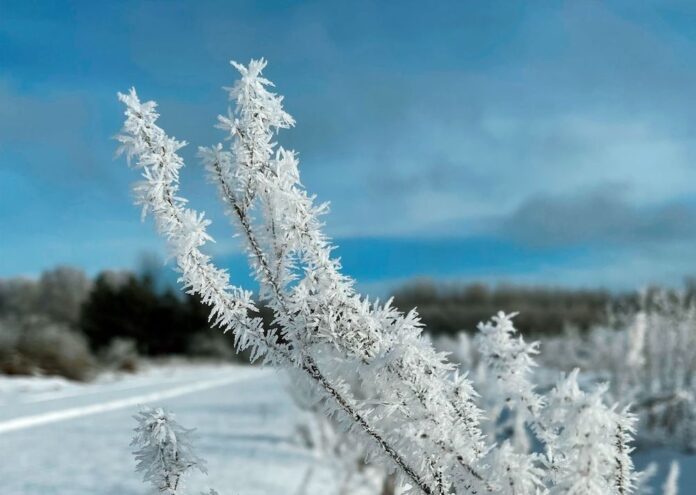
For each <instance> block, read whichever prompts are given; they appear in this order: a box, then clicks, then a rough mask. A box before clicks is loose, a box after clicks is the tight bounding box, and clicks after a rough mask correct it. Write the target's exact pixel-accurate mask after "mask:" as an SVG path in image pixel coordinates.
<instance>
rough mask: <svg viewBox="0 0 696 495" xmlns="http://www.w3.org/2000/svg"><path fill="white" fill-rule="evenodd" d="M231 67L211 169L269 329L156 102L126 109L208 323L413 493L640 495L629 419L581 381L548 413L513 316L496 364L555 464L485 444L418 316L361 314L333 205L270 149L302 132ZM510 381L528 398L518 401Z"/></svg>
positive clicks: (174, 246) (495, 341) (379, 309)
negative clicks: (307, 389)
mask: <svg viewBox="0 0 696 495" xmlns="http://www.w3.org/2000/svg"><path fill="white" fill-rule="evenodd" d="M233 65H234V66H235V67H236V68H237V69H238V70H239V72H240V73H241V76H242V77H241V80H239V81H238V82H237V83H235V84H234V85H233V86H232V87H231V88H229V94H230V98H231V99H232V100H234V101H235V103H236V108H235V109H234V110H230V111H229V113H228V115H227V116H225V117H220V118H219V127H220V128H222V129H223V130H225V131H226V132H227V133H228V138H229V140H230V141H231V147H230V148H229V149H228V148H225V147H223V146H222V145H221V144H217V145H215V146H213V147H210V148H201V149H200V151H199V154H200V156H201V159H202V161H203V163H204V165H205V168H206V170H207V172H208V175H209V177H210V179H211V181H212V182H213V183H215V184H216V185H217V188H218V191H219V193H220V195H221V197H222V200H223V202H224V204H225V206H226V210H227V213H228V215H229V217H230V219H231V220H232V222H233V224H234V226H235V227H236V230H237V232H238V233H239V234H240V236H241V238H242V239H243V241H244V243H245V247H246V250H247V253H248V255H249V261H250V263H251V266H252V267H253V273H254V275H255V276H256V279H257V281H258V282H259V286H260V294H259V296H260V298H261V299H262V300H263V301H264V302H265V303H267V304H268V306H269V307H270V308H271V309H272V310H273V312H274V316H275V321H274V325H273V327H264V325H263V322H262V320H261V319H260V318H259V317H258V316H257V315H258V313H257V308H256V307H255V305H254V303H253V299H252V295H251V293H250V292H249V291H246V290H244V289H242V288H241V287H237V286H234V285H233V284H232V283H231V282H230V280H229V276H228V273H227V272H226V271H225V270H222V269H219V268H217V267H216V266H215V265H214V264H213V262H212V260H211V258H210V257H209V256H208V255H206V254H205V253H204V252H203V251H202V248H203V246H204V245H205V244H206V243H207V242H208V241H210V240H211V238H210V236H209V235H208V233H207V232H206V229H207V227H208V225H209V223H210V222H209V221H208V220H207V219H206V218H205V217H204V216H203V215H202V214H201V213H198V212H196V211H195V210H193V209H190V208H189V207H188V206H187V202H186V200H185V199H183V198H181V197H179V193H178V187H179V170H180V169H181V167H182V166H183V160H182V158H181V157H180V156H179V155H178V154H177V151H178V150H179V149H180V148H181V147H182V146H184V145H185V143H184V142H181V141H178V140H176V139H174V138H171V137H169V136H167V135H166V134H165V132H164V131H163V130H162V129H161V128H160V127H158V126H157V123H156V122H157V118H158V114H157V113H156V111H155V103H154V102H145V103H142V102H141V101H140V100H139V99H138V97H137V95H136V92H135V90H131V91H130V93H128V94H121V95H120V96H119V97H120V99H121V101H122V102H123V103H124V104H125V105H126V122H125V125H124V128H123V131H122V134H121V135H120V136H119V138H118V139H119V141H120V142H121V144H122V148H121V149H122V151H123V152H125V153H126V155H127V156H128V158H129V161H131V162H132V161H133V160H134V161H135V166H137V167H138V168H140V169H141V170H142V175H143V179H144V180H143V181H142V182H140V183H139V184H138V185H136V187H135V192H136V196H137V201H138V203H139V204H141V205H142V206H143V213H144V214H146V213H152V214H153V216H154V218H155V221H156V224H157V228H158V230H159V232H160V233H161V234H162V235H163V236H164V237H165V238H166V239H167V241H168V244H169V247H170V248H171V251H172V256H173V258H174V259H176V262H177V266H178V270H179V271H180V272H181V277H180V280H181V282H182V284H183V285H184V287H186V289H187V290H188V291H189V292H195V293H198V294H199V295H200V296H201V298H202V300H203V301H204V302H205V303H207V304H209V305H210V306H211V307H212V311H211V322H212V323H213V324H214V325H218V326H220V327H222V328H223V329H224V330H225V331H227V330H231V331H232V332H233V335H234V340H235V343H236V345H237V347H238V348H239V349H250V350H251V357H252V359H261V360H262V361H263V362H265V363H266V364H269V365H274V366H280V367H285V368H292V369H295V370H297V371H298V372H299V373H301V374H302V375H303V376H304V378H305V379H306V380H309V381H310V382H311V383H312V384H313V386H314V388H315V393H316V394H317V395H318V397H319V399H320V401H319V402H318V404H320V406H321V408H322V410H323V412H324V414H326V415H328V416H332V417H334V418H335V419H336V421H337V422H338V424H339V425H341V427H342V428H345V429H346V430H347V431H349V432H351V433H352V434H354V436H355V438H356V439H358V440H359V441H361V442H362V445H363V447H364V449H365V452H366V455H367V457H368V459H370V460H375V461H380V462H384V463H385V465H386V467H387V469H389V470H395V472H396V473H397V475H398V478H399V480H400V482H401V483H402V484H404V485H406V486H407V487H410V488H411V489H413V490H414V491H417V492H423V493H426V494H427V495H444V494H446V493H452V492H453V493H457V494H465V493H469V494H474V493H479V494H480V493H500V494H516V495H519V494H520V493H578V494H579V493H582V494H590V495H591V494H593V493H597V494H601V495H611V494H627V493H631V492H632V489H633V488H632V487H633V485H634V479H635V478H634V476H635V473H634V472H633V470H632V465H631V463H630V457H629V452H630V447H629V446H628V445H627V444H628V442H629V440H630V433H631V431H632V421H633V418H632V417H631V416H629V415H625V414H622V413H620V412H617V411H616V410H615V409H612V408H610V407H607V406H606V405H605V404H604V402H602V400H601V397H602V390H598V391H595V392H590V393H586V392H582V391H581V390H580V389H579V388H578V387H577V384H576V383H575V378H576V377H575V375H574V374H571V375H569V376H568V377H567V378H566V379H564V380H563V381H561V382H560V383H559V384H558V385H557V387H556V389H555V390H554V392H553V393H551V395H550V396H549V397H548V398H547V399H544V398H543V397H539V396H537V395H536V392H535V391H534V387H533V386H531V385H529V384H528V383H527V376H526V375H527V367H528V366H531V350H532V349H531V348H530V347H528V346H522V347H516V345H517V344H515V343H514V342H512V341H513V336H512V331H511V330H510V328H509V327H510V326H511V325H510V324H509V318H508V317H507V316H505V315H499V316H498V317H497V319H496V320H495V321H494V323H493V324H491V325H492V327H493V329H492V330H491V331H490V332H483V333H484V334H486V333H489V334H491V335H488V337H487V338H488V347H487V350H488V357H487V362H488V364H489V366H490V367H491V369H492V370H495V373H497V375H496V376H499V377H500V378H499V380H500V382H501V383H500V385H501V387H502V390H503V391H504V393H505V394H506V400H507V398H508V397H507V395H509V399H510V400H509V401H508V402H507V403H508V405H509V407H510V409H511V410H512V411H514V413H515V415H516V416H518V417H519V418H521V419H519V421H521V422H524V423H525V425H526V427H528V428H530V429H531V430H533V431H534V433H535V434H536V436H537V437H538V438H539V440H540V441H541V442H543V444H544V450H543V452H532V453H528V452H523V451H520V450H519V449H518V446H517V445H514V444H511V443H502V444H500V445H495V444H494V443H493V439H488V438H486V437H485V436H484V434H483V432H482V430H481V427H480V421H481V417H482V411H481V410H480V408H479V407H478V405H477V394H476V392H475V391H474V388H473V386H472V383H471V381H470V379H469V378H468V377H467V376H461V375H459V374H458V373H456V372H455V366H454V365H452V364H451V363H449V362H447V361H446V359H445V356H444V355H443V354H441V353H438V352H436V351H435V350H434V349H433V347H432V346H431V345H430V343H429V342H428V341H427V340H425V339H424V338H423V337H422V336H421V326H422V325H421V323H420V320H419V318H418V315H417V313H416V312H415V311H411V312H409V313H407V314H403V313H400V312H399V311H397V310H396V309H394V308H393V307H392V305H391V302H390V301H387V303H385V304H380V303H379V302H378V301H368V300H366V299H364V298H362V297H361V296H360V295H359V294H357V293H356V292H355V290H354V284H353V281H352V280H351V279H350V278H348V277H346V276H345V275H343V274H342V273H341V272H340V268H341V267H340V263H339V261H338V260H337V259H335V258H332V256H331V251H332V246H331V244H330V242H329V241H328V239H327V238H326V237H325V235H324V234H323V233H322V231H321V226H322V222H321V220H320V216H321V215H322V214H323V213H325V212H326V211H327V207H326V205H323V204H319V205H317V204H316V203H315V201H314V197H313V196H310V195H309V194H308V193H307V192H306V191H305V190H304V188H303V187H302V185H301V183H300V178H299V172H298V160H297V155H296V154H295V153H294V152H292V151H289V150H285V149H284V148H282V147H278V146H277V145H276V143H275V142H274V136H275V133H276V132H277V131H278V130H279V129H282V128H287V127H290V126H292V125H294V121H293V119H292V117H290V115H288V114H287V113H286V112H285V111H284V110H283V108H282V98H281V97H279V96H277V95H275V94H274V93H272V92H270V91H269V89H268V88H269V86H271V83H270V82H269V81H268V80H266V79H265V78H263V77H262V76H261V71H262V70H263V69H264V68H265V66H266V63H265V61H263V60H252V61H251V63H250V64H249V66H243V65H240V64H236V63H233ZM522 354H524V355H525V356H526V357H525V356H522ZM506 377H507V378H506ZM510 377H514V378H515V381H514V383H515V384H516V387H518V388H519V387H522V386H524V388H523V389H518V388H515V389H514V390H512V391H511V390H507V389H506V388H505V387H506V385H505V383H504V382H505V380H507V379H509V378H510ZM512 392H514V393H512ZM589 440H591V441H592V442H593V446H594V447H595V449H590V448H589V443H588V441H589ZM578 463H582V464H578Z"/></svg>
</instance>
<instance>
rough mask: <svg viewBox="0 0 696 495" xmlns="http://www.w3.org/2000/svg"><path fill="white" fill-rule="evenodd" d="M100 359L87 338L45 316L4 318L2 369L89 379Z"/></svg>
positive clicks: (0, 325)
mask: <svg viewBox="0 0 696 495" xmlns="http://www.w3.org/2000/svg"><path fill="white" fill-rule="evenodd" d="M95 366H96V361H95V359H94V356H93V355H92V353H91V351H90V349H89V345H88V344H87V341H86V339H85V338H84V336H83V335H81V334H80V333H78V332H76V331H74V330H72V329H71V328H69V327H67V326H66V325H63V324H60V323H54V322H52V321H49V320H46V319H45V318H41V317H33V318H22V319H18V318H5V319H2V320H0V372H1V373H6V374H14V375H60V376H64V377H66V378H70V379H72V380H87V379H89V378H90V377H91V376H92V374H93V372H94V371H95Z"/></svg>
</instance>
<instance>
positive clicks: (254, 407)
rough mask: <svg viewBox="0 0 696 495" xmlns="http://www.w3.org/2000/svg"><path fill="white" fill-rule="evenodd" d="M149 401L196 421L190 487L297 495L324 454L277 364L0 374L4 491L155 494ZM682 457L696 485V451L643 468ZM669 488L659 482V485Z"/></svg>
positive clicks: (687, 479) (322, 484)
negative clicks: (304, 441)
mask: <svg viewBox="0 0 696 495" xmlns="http://www.w3.org/2000/svg"><path fill="white" fill-rule="evenodd" d="M139 405H157V406H163V407H165V408H167V409H169V410H171V411H173V412H174V413H175V414H176V417H177V420H178V421H179V422H180V423H181V424H182V425H184V426H186V427H190V428H194V427H195V428H196V434H195V439H196V446H197V448H198V452H199V454H200V455H201V456H202V457H203V458H205V459H206V460H207V467H208V475H207V476H205V475H202V474H198V473H195V474H193V475H192V476H191V477H190V478H188V479H187V480H186V486H187V488H188V490H187V493H192V494H198V493H201V492H202V491H206V492H207V490H208V489H209V488H215V489H217V490H218V491H219V492H220V494H221V495H232V494H238V495H292V494H295V493H298V489H299V487H300V485H301V484H302V480H303V478H304V476H305V475H306V474H307V472H308V469H310V467H311V466H312V465H315V464H316V463H317V462H321V461H318V460H317V459H316V458H314V457H313V456H312V453H311V452H309V451H307V450H306V449H305V448H304V447H303V446H302V445H301V444H300V442H298V440H297V437H296V435H295V426H296V424H297V422H298V421H299V419H300V417H301V414H302V412H301V411H299V410H298V409H297V407H296V406H295V405H294V403H293V401H292V400H291V399H290V397H289V396H288V394H287V390H286V382H285V381H284V379H283V377H282V375H279V374H277V373H276V372H274V371H270V370H263V369H260V368H255V367H248V366H233V365H192V364H181V363H179V364H169V365H160V366H154V367H150V368H148V369H145V370H143V371H141V372H139V373H138V374H135V375H102V376H101V377H99V378H98V379H97V380H96V381H94V382H92V383H89V384H78V383H74V382H69V381H66V380H63V379H59V378H21V377H0V456H1V459H0V461H1V462H0V494H2V495H145V494H148V493H151V491H150V488H149V486H148V485H146V484H144V483H142V481H141V480H140V476H139V475H137V474H136V473H135V472H134V461H133V458H132V455H131V450H132V449H131V447H130V446H129V442H130V439H131V433H132V430H133V428H134V426H135V422H134V420H133V419H132V416H133V414H135V413H136V412H137V410H138V407H139ZM675 457H676V458H677V459H678V460H679V461H680V463H681V467H682V469H681V477H680V483H679V485H680V493H684V494H690V493H696V456H686V455H679V454H677V453H675V452H673V451H670V450H667V449H661V450H650V451H643V452H638V453H636V455H635V461H636V464H637V465H638V467H639V468H642V467H644V466H645V465H647V464H648V463H649V462H650V461H656V462H657V463H658V475H657V476H656V478H655V479H654V480H653V481H654V482H653V485H654V486H655V487H656V488H658V487H659V486H660V485H661V484H662V481H663V479H664V476H665V475H666V471H667V467H668V465H669V462H670V461H671V460H672V459H673V458H675ZM319 467H320V469H318V470H317V469H316V467H315V469H314V471H313V472H314V473H315V474H314V477H313V478H312V479H313V481H312V483H311V484H310V485H309V486H308V487H307V493H309V494H314V493H316V494H319V493H321V494H327V493H333V492H334V490H333V489H332V488H333V486H332V485H333V483H332V481H331V478H330V475H329V474H328V470H322V469H321V466H319ZM656 493H659V490H658V491H656Z"/></svg>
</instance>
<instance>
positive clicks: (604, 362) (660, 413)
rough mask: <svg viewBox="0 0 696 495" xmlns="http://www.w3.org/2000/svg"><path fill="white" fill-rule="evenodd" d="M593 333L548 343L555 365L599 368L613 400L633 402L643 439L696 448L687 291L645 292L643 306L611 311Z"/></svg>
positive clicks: (692, 311)
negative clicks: (608, 316) (606, 319)
mask: <svg viewBox="0 0 696 495" xmlns="http://www.w3.org/2000/svg"><path fill="white" fill-rule="evenodd" d="M610 323H611V324H610V325H608V326H599V327H595V328H592V329H591V330H590V331H589V332H588V333H587V335H580V334H578V333H569V334H566V335H563V336H562V337H557V338H554V339H550V340H549V341H546V342H544V346H545V347H553V350H552V352H551V353H550V354H551V355H552V359H547V358H544V363H545V364H546V365H547V366H552V367H562V368H565V369H566V370H569V369H571V368H572V367H576V366H579V367H581V368H582V369H586V370H592V373H594V375H595V380H597V381H600V380H606V381H607V382H608V383H609V384H610V387H609V390H608V395H609V397H610V400H612V401H615V402H620V403H621V404H622V405H629V404H630V406H631V410H632V411H633V412H634V413H635V414H636V415H637V416H638V418H639V425H640V428H639V431H640V436H639V439H640V440H643V441H645V442H647V443H658V444H664V445H670V446H678V447H681V448H684V449H687V450H694V449H696V305H695V303H694V301H692V300H688V299H687V298H686V296H684V295H683V294H679V293H666V292H662V291H658V292H653V293H650V294H648V293H644V294H643V296H642V297H641V298H640V304H639V306H638V308H637V310H635V311H633V312H628V313H623V314H621V313H615V312H613V313H611V314H610Z"/></svg>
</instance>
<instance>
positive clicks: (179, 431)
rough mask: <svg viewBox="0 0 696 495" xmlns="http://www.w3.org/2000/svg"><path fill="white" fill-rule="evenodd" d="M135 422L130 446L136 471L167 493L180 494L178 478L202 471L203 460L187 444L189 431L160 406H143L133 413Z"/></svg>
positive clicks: (189, 444) (179, 479) (203, 469)
mask: <svg viewBox="0 0 696 495" xmlns="http://www.w3.org/2000/svg"><path fill="white" fill-rule="evenodd" d="M134 418H135V419H136V421H137V422H138V426H137V427H136V428H135V435H134V436H133V440H132V442H131V446H132V447H135V448H136V450H135V451H134V452H133V455H134V456H135V459H136V461H137V466H136V471H138V472H142V473H143V480H144V481H149V482H150V483H152V485H153V486H154V488H155V489H156V490H157V491H158V492H160V493H165V494H167V495H176V494H181V493H182V492H181V490H180V489H181V484H182V483H181V482H182V477H183V476H184V475H185V474H186V473H187V472H189V471H191V470H193V469H197V470H199V471H201V472H203V473H205V472H206V470H205V462H204V461H203V460H202V459H201V458H199V457H198V456H197V455H196V454H195V452H194V450H193V446H192V444H191V438H190V436H191V432H192V431H193V430H188V429H186V428H183V427H182V426H181V425H179V423H177V422H176V421H175V420H174V415H173V414H171V413H169V412H167V411H165V410H164V409H161V408H156V409H151V408H147V407H146V408H143V409H142V410H141V411H140V412H139V413H138V414H137V415H136V416H134Z"/></svg>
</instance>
